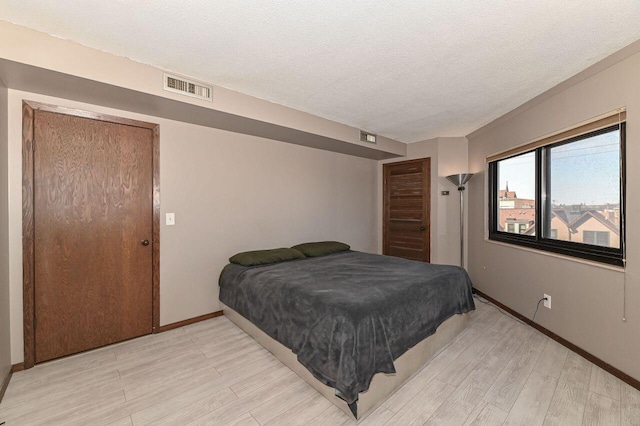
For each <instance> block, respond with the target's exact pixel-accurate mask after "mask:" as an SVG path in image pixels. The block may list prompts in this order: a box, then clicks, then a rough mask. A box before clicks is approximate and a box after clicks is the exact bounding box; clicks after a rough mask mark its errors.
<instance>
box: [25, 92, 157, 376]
mask: <svg viewBox="0 0 640 426" xmlns="http://www.w3.org/2000/svg"><path fill="white" fill-rule="evenodd" d="M35 111H46V112H52V113H56V114H65V115H72V116H75V117H82V118H88V119H91V120H98V121H106V122H110V123H115V124H123V125H126V126H133V127H141V128H144V129H150V130H151V131H152V132H153V143H152V150H153V153H152V162H153V164H152V170H153V207H152V208H153V218H152V227H153V230H152V242H153V244H152V251H151V257H152V260H151V264H152V269H153V271H152V274H151V275H152V289H151V294H152V297H151V299H152V301H151V303H152V309H151V312H152V314H151V318H152V320H151V322H152V328H151V329H152V333H158V332H159V331H160V330H159V329H160V125H159V124H154V123H147V122H144V121H138V120H131V119H128V118H123V117H116V116H112V115H107V114H100V113H95V112H89V111H83V110H79V109H73V108H66V107H61V106H56V105H48V104H43V103H40V102H33V101H26V100H23V101H22V299H23V328H24V368H25V369H27V368H31V367H33V366H34V365H35V360H36V345H35V343H36V341H35V328H34V325H35V314H36V311H35V251H34V250H35V241H34V215H33V209H34V199H33V197H34V192H33V184H34V182H33V176H34V175H33V173H34V169H33V165H34V160H33V150H34V144H33V138H34V130H33V129H34V118H35Z"/></svg>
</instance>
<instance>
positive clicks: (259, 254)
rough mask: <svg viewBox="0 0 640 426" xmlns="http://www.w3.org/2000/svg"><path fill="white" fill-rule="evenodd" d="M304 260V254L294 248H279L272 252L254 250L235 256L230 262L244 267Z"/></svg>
mask: <svg viewBox="0 0 640 426" xmlns="http://www.w3.org/2000/svg"><path fill="white" fill-rule="evenodd" d="M294 259H304V254H302V253H300V252H299V251H298V250H294V249H292V248H278V249H271V250H254V251H245V252H242V253H238V254H234V255H233V256H231V257H230V258H229V262H231V263H237V264H238V265H242V266H256V265H268V264H270V263H278V262H285V261H287V260H294Z"/></svg>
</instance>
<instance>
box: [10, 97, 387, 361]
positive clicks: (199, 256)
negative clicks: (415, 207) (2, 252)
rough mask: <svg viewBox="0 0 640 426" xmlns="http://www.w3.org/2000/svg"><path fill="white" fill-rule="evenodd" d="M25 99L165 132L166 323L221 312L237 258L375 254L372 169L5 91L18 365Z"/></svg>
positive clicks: (330, 156)
mask: <svg viewBox="0 0 640 426" xmlns="http://www.w3.org/2000/svg"><path fill="white" fill-rule="evenodd" d="M23 99H29V100H34V101H40V102H45V103H50V104H57V105H63V106H68V107H74V108H81V109H85V110H90V111H97V112H103V113H107V114H112V115H118V116H123V117H130V118H134V119H139V120H144V121H149V122H155V123H159V124H160V183H161V218H162V219H164V215H165V213H167V212H174V213H175V214H176V225H175V226H165V225H164V220H162V223H161V228H160V237H161V255H160V265H161V266H160V305H161V307H160V322H161V324H162V325H164V324H168V323H173V322H176V321H181V320H184V319H187V318H192V317H195V316H198V315H202V314H206V313H209V312H213V311H216V310H219V309H220V305H219V302H218V276H219V274H220V270H221V269H222V267H223V266H224V265H225V264H226V263H227V259H228V258H229V257H230V256H231V255H233V254H234V253H236V252H238V251H242V250H250V249H257V248H273V247H280V246H291V245H294V244H297V243H300V242H304V241H312V240H324V239H336V240H341V241H345V242H347V243H349V244H351V245H352V247H353V248H354V249H356V250H362V251H369V252H375V251H376V250H377V247H376V243H377V238H378V231H377V229H378V228H377V227H376V215H377V211H378V204H377V199H376V183H377V180H378V176H377V162H376V161H373V160H368V159H363V158H358V157H351V156H347V155H343V154H337V153H333V152H328V151H321V150H316V149H312V148H307V147H302V146H297V145H293V144H288V143H283V142H275V141H272V140H268V139H262V138H258V137H253V136H247V135H241V134H236V133H230V132H225V131H221V130H216V129H211V128H207V127H200V126H195V125H191V124H185V123H180V122H175V121H170V120H165V119H157V118H154V117H149V116H143V115H139V114H132V113H127V112H124V111H117V110H112V109H107V108H103V107H99V106H95V105H86V104H79V103H76V102H71V101H68V100H64V99H57V98H50V97H46V96H41V95H36V94H33V93H25V92H19V91H15V90H9V114H8V117H9V161H8V163H9V173H10V183H9V196H10V212H9V213H10V220H11V222H10V224H11V234H10V244H11V252H10V253H11V259H10V260H11V319H12V321H11V350H12V361H13V363H17V362H21V361H22V359H23V354H22V348H23V345H22V248H21V226H22V224H21V218H22V216H21V214H22V213H21V209H22V203H21V200H22V193H21V191H22V187H21V173H22V171H21V164H22V163H21V128H22V127H21V103H22V100H23ZM3 116H6V115H3ZM6 163H7V162H6V161H4V162H2V164H4V165H6ZM2 188H6V185H5V186H2V185H0V193H1V191H2V190H3V189H2ZM0 219H1V214H0ZM0 223H1V220H0ZM0 228H1V227H0ZM2 300H6V299H2ZM0 333H1V330H0ZM0 336H1V334H0Z"/></svg>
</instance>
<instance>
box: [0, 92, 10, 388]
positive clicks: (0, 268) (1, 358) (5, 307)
mask: <svg viewBox="0 0 640 426" xmlns="http://www.w3.org/2000/svg"><path fill="white" fill-rule="evenodd" d="M7 102H8V90H7V89H6V88H5V87H4V85H3V84H2V81H0V383H1V382H2V380H3V379H4V377H5V375H6V374H7V373H8V372H9V369H10V368H11V349H10V324H9V318H10V316H9V312H10V304H9V297H10V296H9V205H8V202H9V199H8V185H7V182H8V181H7V179H8V164H7V151H8V139H7Z"/></svg>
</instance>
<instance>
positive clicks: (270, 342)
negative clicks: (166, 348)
mask: <svg viewBox="0 0 640 426" xmlns="http://www.w3.org/2000/svg"><path fill="white" fill-rule="evenodd" d="M222 307H223V312H224V315H225V316H226V317H227V318H229V319H230V320H231V321H232V322H233V323H235V324H236V325H237V326H238V327H240V328H241V329H242V330H244V331H245V332H246V333H247V334H248V335H249V336H251V337H253V338H254V339H255V340H256V341H257V342H258V343H260V344H261V345H262V346H263V347H264V348H265V349H267V350H268V351H269V352H271V353H272V354H273V355H274V356H275V357H276V358H278V360H280V362H282V363H283V364H284V365H286V366H287V367H289V368H290V369H291V370H292V371H293V372H294V373H296V374H297V375H298V376H300V377H301V378H302V379H303V380H304V381H305V382H307V383H309V384H310V385H311V386H313V387H314V388H315V389H316V390H317V391H318V392H320V393H321V394H322V395H323V396H324V397H325V398H327V399H328V400H329V401H331V402H332V403H333V404H334V405H336V406H337V407H338V408H340V409H341V410H342V411H344V412H345V413H347V415H349V416H355V417H356V419H363V418H364V417H366V416H367V415H368V414H369V413H371V412H373V410H374V409H375V408H377V407H378V406H379V405H380V404H382V403H383V402H384V401H385V400H386V399H387V398H388V397H389V396H390V395H391V394H392V393H394V392H395V391H396V390H397V389H398V388H400V387H401V386H402V385H403V384H404V383H406V382H407V381H408V380H409V379H411V378H412V377H413V376H414V375H415V374H416V373H417V372H418V371H420V370H421V369H422V367H424V366H425V364H426V363H427V362H428V361H429V360H430V359H431V358H432V357H433V356H434V355H435V354H436V353H438V352H439V351H440V350H441V349H442V348H444V347H445V346H447V345H448V344H449V343H451V342H452V341H453V339H455V338H456V336H457V335H458V334H460V332H461V331H462V330H464V328H465V327H466V324H467V321H468V315H467V314H458V315H454V316H452V317H451V318H449V319H448V320H446V321H445V322H443V323H442V324H440V327H438V329H437V330H436V332H435V334H433V335H431V336H429V337H427V338H426V339H424V340H423V341H422V342H420V343H418V344H417V345H415V346H414V347H413V348H411V349H409V350H408V351H407V352H405V353H404V354H402V356H400V357H399V358H398V359H396V360H395V361H394V363H393V364H394V366H395V369H396V373H395V374H384V373H378V374H376V375H375V376H373V379H372V380H371V385H370V386H369V389H368V390H367V391H366V392H362V393H360V395H359V396H358V401H357V403H354V404H351V406H349V405H348V404H347V403H346V402H345V401H344V400H343V399H341V398H338V397H337V396H336V395H335V393H334V392H335V389H333V388H332V387H329V386H327V385H325V384H324V383H322V382H320V381H319V380H318V379H316V378H315V377H313V375H312V374H311V373H310V372H309V370H307V368H306V367H305V366H304V365H302V364H300V363H299V362H298V359H297V356H296V354H294V353H293V352H292V351H291V349H289V348H287V347H286V346H284V345H283V344H282V343H280V342H278V341H277V340H275V339H272V338H271V337H270V336H269V335H268V334H266V333H265V332H264V331H262V330H260V329H259V328H258V327H257V326H256V325H255V324H253V323H252V322H251V321H249V320H248V319H246V318H245V317H243V316H242V315H240V314H239V313H238V312H236V311H235V310H233V309H231V308H229V307H228V306H226V305H224V304H223V305H222Z"/></svg>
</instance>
